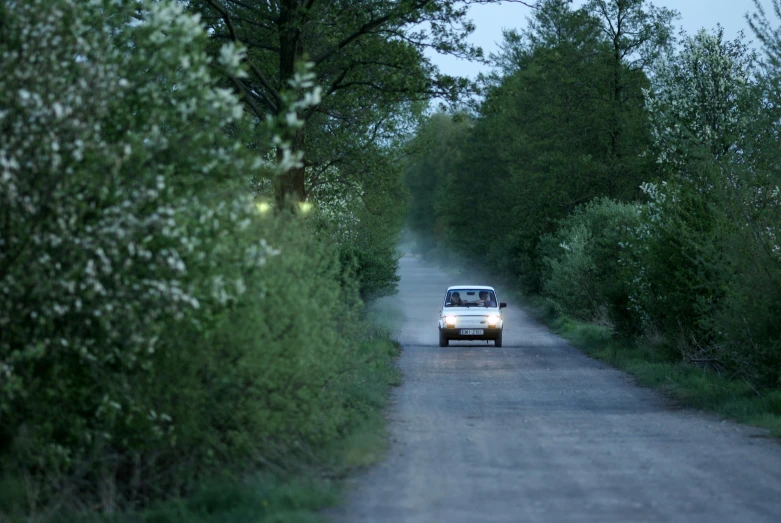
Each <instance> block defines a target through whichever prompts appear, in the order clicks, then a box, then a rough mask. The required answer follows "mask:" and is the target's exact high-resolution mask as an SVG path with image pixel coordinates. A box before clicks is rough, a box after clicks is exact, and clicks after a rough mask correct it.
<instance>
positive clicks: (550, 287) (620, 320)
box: [540, 198, 640, 331]
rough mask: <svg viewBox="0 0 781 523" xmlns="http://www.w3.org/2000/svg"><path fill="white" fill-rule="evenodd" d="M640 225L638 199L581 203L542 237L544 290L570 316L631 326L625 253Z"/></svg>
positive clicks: (607, 199) (625, 327)
mask: <svg viewBox="0 0 781 523" xmlns="http://www.w3.org/2000/svg"><path fill="white" fill-rule="evenodd" d="M639 224H640V206H639V205H637V204H627V203H621V202H616V201H614V200H611V199H609V198H600V199H597V200H593V201H591V202H589V203H587V204H585V205H583V206H581V207H578V209H576V210H575V212H573V213H572V214H571V215H569V216H568V217H567V218H565V219H563V220H561V221H560V222H559V229H558V230H557V231H556V233H555V234H552V235H546V236H544V237H543V238H542V240H541V244H540V253H541V258H542V259H543V263H544V265H545V272H544V292H545V294H546V295H548V296H549V297H551V298H552V299H553V300H555V302H556V303H557V304H558V305H559V306H560V307H561V308H562V309H563V310H564V311H565V312H567V313H568V314H570V315H573V316H575V317H578V318H582V319H587V320H594V319H609V320H610V321H611V322H612V323H613V324H614V325H616V327H617V328H619V329H620V330H621V331H626V330H631V327H630V326H631V325H632V323H633V321H634V320H633V319H632V315H631V311H630V310H629V308H628V301H629V294H630V284H631V282H629V281H627V274H626V271H625V268H624V266H623V264H622V263H621V257H622V254H623V252H624V251H625V249H627V248H630V247H631V243H630V239H631V238H632V237H633V235H634V232H635V230H636V229H637V227H638V226H639ZM606 315H607V318H605V316H606Z"/></svg>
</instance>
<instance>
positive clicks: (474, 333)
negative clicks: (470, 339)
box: [459, 329, 483, 336]
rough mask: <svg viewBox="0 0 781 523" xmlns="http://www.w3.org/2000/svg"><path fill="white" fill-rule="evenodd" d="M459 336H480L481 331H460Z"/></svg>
mask: <svg viewBox="0 0 781 523" xmlns="http://www.w3.org/2000/svg"><path fill="white" fill-rule="evenodd" d="M459 334H461V336H482V335H483V329H461V332H459Z"/></svg>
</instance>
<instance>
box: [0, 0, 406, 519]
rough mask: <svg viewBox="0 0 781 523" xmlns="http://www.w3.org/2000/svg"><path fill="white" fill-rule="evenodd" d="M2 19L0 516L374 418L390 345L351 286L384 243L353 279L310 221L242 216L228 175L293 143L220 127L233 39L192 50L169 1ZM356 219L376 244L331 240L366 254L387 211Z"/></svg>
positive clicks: (146, 496)
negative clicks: (264, 147) (250, 143)
mask: <svg viewBox="0 0 781 523" xmlns="http://www.w3.org/2000/svg"><path fill="white" fill-rule="evenodd" d="M2 13H3V19H2V20H3V21H2V24H3V31H2V33H0V107H2V108H3V109H2V111H0V128H2V129H3V132H2V133H0V200H2V201H3V206H2V211H1V212H0V231H2V232H0V420H1V422H0V463H1V464H2V465H1V466H0V478H3V479H2V485H3V486H8V487H9V488H8V489H5V488H4V489H3V495H2V496H0V511H2V512H0V519H4V518H5V517H6V516H7V515H8V517H12V516H11V515H13V517H16V516H18V517H20V518H21V517H24V515H25V514H29V515H31V516H32V517H41V518H45V517H47V516H49V515H51V514H48V513H47V511H50V510H53V509H56V508H57V507H66V508H67V509H68V510H72V511H75V512H76V513H82V512H89V511H91V510H94V509H95V508H96V507H97V508H98V510H99V511H102V512H106V513H110V512H113V511H116V510H118V509H120V510H121V509H126V508H128V507H132V506H136V505H144V504H147V503H149V502H151V501H153V500H158V499H162V498H166V497H169V496H172V495H173V496H176V495H187V494H188V493H190V492H192V491H193V490H194V489H196V487H197V485H198V484H200V483H201V482H202V481H203V480H204V478H207V477H210V476H212V475H213V474H215V473H216V471H220V473H222V474H226V475H228V476H230V477H232V478H233V479H234V480H237V478H241V477H243V476H244V474H245V473H250V472H253V471H257V470H258V469H265V470H266V471H269V473H271V472H273V473H274V474H275V475H277V476H280V477H281V476H282V475H283V474H282V472H288V471H289V470H288V469H291V468H294V465H296V464H300V463H305V462H307V460H311V456H312V453H313V449H316V448H319V447H322V446H326V445H328V444H332V443H333V442H334V441H338V440H340V439H342V438H344V437H345V436H346V435H348V434H351V433H352V431H353V430H354V429H355V428H356V427H359V426H362V425H363V424H365V421H366V419H367V418H368V419H374V417H375V416H376V411H377V410H378V409H379V408H381V406H382V405H383V401H384V396H385V392H386V389H387V386H388V385H389V384H391V383H393V382H395V381H397V379H398V378H397V377H396V376H395V374H394V371H393V369H392V358H393V357H394V355H395V354H396V351H397V350H398V347H397V346H396V345H395V344H393V343H392V342H390V341H389V340H388V336H387V333H385V332H384V331H379V330H377V329H376V328H375V327H373V326H372V325H371V324H369V323H368V322H367V321H366V317H365V313H364V309H363V301H362V300H361V292H362V291H363V292H364V295H365V296H371V295H372V292H373V293H375V294H379V293H380V292H387V291H389V288H388V284H387V282H390V281H393V278H394V277H395V275H394V274H392V273H393V271H394V268H395V258H393V257H392V256H388V257H387V260H384V261H383V262H380V261H376V260H375V261H374V264H375V266H380V267H381V269H376V272H377V273H379V275H371V276H370V277H364V276H363V275H361V274H358V275H356V265H355V264H354V263H353V262H352V261H347V260H345V259H342V258H340V251H339V250H338V249H333V245H332V244H331V243H329V241H328V240H329V238H328V236H327V235H326V234H322V231H318V226H317V223H316V221H315V220H308V219H306V218H305V217H304V216H300V215H289V214H288V213H284V212H278V213H276V214H274V215H269V214H268V213H266V214H264V213H263V212H258V211H262V210H263V208H262V207H257V206H256V202H255V201H254V200H253V196H252V195H251V194H250V192H249V190H248V188H247V187H245V184H246V179H247V178H253V179H256V180H257V179H264V178H267V177H269V176H271V175H272V174H273V172H274V171H275V170H276V171H279V170H284V169H285V168H286V165H287V166H290V165H298V163H299V160H298V158H297V156H296V154H295V152H294V151H292V150H291V149H289V148H287V149H285V148H284V147H282V148H281V149H280V150H281V151H282V152H281V154H282V155H283V156H285V158H283V159H282V161H281V162H279V164H277V165H275V166H272V165H270V164H269V162H268V161H266V160H264V159H262V158H259V157H256V156H255V155H254V154H252V153H251V152H250V151H248V150H247V148H246V147H245V146H244V145H243V144H241V143H240V142H239V141H238V139H237V138H236V137H237V136H242V137H243V136H245V134H244V133H245V132H246V131H247V127H246V122H244V121H243V115H244V111H243V109H242V105H241V103H240V101H239V99H238V98H237V97H236V96H235V95H234V94H233V93H232V92H231V91H229V90H226V89H222V88H220V87H219V81H218V79H217V78H216V77H215V74H214V73H215V72H218V71H221V70H222V71H224V73H225V74H226V75H227V76H228V77H231V78H242V77H243V76H244V75H245V74H246V73H245V72H243V71H242V70H241V68H240V67H239V64H240V62H241V52H240V50H238V49H236V48H235V47H233V46H226V47H225V48H224V49H222V51H221V52H220V53H219V55H220V58H219V59H218V60H211V59H210V58H209V55H208V54H207V53H206V49H207V45H208V42H209V40H208V36H207V32H206V31H205V29H204V28H203V27H202V26H201V24H200V23H199V21H198V18H197V17H193V16H190V15H187V14H185V13H184V12H183V10H182V8H181V7H177V5H176V4H174V3H170V2H150V3H148V4H135V3H134V4H132V5H128V6H124V5H123V4H121V3H120V4H117V3H116V2H111V1H106V2H93V3H89V4H84V3H83V2H78V1H75V0H56V1H53V2H48V1H47V2H44V1H35V2H27V3H22V4H14V8H13V9H10V10H7V9H4V10H3V12H2ZM33 48H34V49H36V51H35V52H34V53H29V52H28V51H29V49H33ZM310 84H311V78H309V77H308V76H307V75H305V74H303V73H302V75H301V76H300V78H299V82H298V83H295V82H294V84H293V85H290V88H291V93H287V94H285V99H286V100H288V99H289V100H288V101H289V102H290V104H291V105H292V106H293V108H298V109H305V108H307V107H310V106H311V103H313V102H312V100H309V101H307V96H306V93H303V94H302V93H298V94H301V95H302V96H303V99H302V100H298V99H297V98H296V97H297V96H298V94H297V93H296V89H297V88H306V87H307V86H310V87H311V85H310ZM310 94H311V93H310ZM310 98H311V97H310ZM256 123H257V122H256ZM293 123H295V122H293ZM273 124H274V122H272V125H273ZM226 131H228V132H226ZM272 131H276V132H279V131H280V130H279V129H274V128H269V127H268V126H267V125H266V124H265V123H264V124H262V125H259V126H258V127H257V129H256V132H257V135H256V136H265V135H268V134H271V132H272ZM278 138H279V137H278V136H277V140H276V141H275V142H272V143H277V142H278ZM237 173H241V175H242V176H241V177H240V178H237ZM392 174H393V173H392ZM378 178H379V179H382V180H388V179H390V180H391V181H392V180H393V179H394V177H393V176H392V175H388V176H386V177H378ZM398 178H399V177H398V171H396V172H395V179H396V180H398ZM388 183H389V184H390V182H388ZM364 187H367V193H368V194H366V195H364V197H365V198H366V199H367V200H370V201H381V200H382V198H381V196H379V195H378V194H377V193H381V192H384V191H386V190H387V189H388V188H387V187H384V186H383V187H375V186H372V185H371V184H369V183H367V184H365V185H364ZM396 187H397V188H399V183H398V181H397V183H396ZM387 192H388V194H389V195H391V194H393V193H392V192H391V191H389V190H388V191H387ZM388 197H390V196H388ZM398 214H399V211H398V210H397V211H396V214H395V215H396V216H398ZM360 218H361V219H362V221H361V223H365V224H366V225H365V226H364V228H363V229H361V228H358V229H357V231H358V233H359V234H368V233H369V232H372V231H377V234H378V236H380V237H381V238H382V241H379V242H376V245H375V241H374V238H372V237H371V236H368V239H364V240H362V243H361V242H360V241H359V242H353V244H354V245H355V253H356V254H355V255H356V256H367V257H369V258H372V257H373V258H375V259H379V258H381V257H383V256H387V254H388V252H389V251H390V250H391V247H390V246H389V245H390V243H391V242H392V239H393V238H394V233H395V231H397V230H398V224H397V222H394V221H393V220H387V221H385V222H379V221H374V222H373V221H371V220H370V219H369V218H366V219H364V217H363V216H360ZM324 219H325V222H328V220H329V219H330V220H331V221H332V222H333V221H334V218H333V217H330V218H329V217H327V216H326V217H325V218H324ZM396 220H398V218H396ZM327 225H328V226H329V227H335V225H334V224H333V223H330V224H327ZM329 230H333V228H331V229H329ZM367 265H369V264H366V263H364V264H358V265H357V266H358V267H359V268H360V267H364V266H367ZM378 282H379V283H378ZM381 285H385V287H382V286H381ZM378 288H379V290H377V289H378ZM364 289H369V291H364ZM9 478H10V479H9ZM207 497H208V496H207ZM20 498H23V499H21V500H20ZM217 501H219V500H217ZM294 505H295V506H294ZM305 505H306V504H301V506H300V507H299V506H298V505H296V504H295V503H294V504H293V505H291V510H293V509H296V510H297V509H298V508H307V507H308V505H306V506H305ZM188 510H189V509H188ZM193 510H194V509H193ZM199 510H200V509H199ZM196 512H197V511H196ZM67 513H68V514H71V512H67Z"/></svg>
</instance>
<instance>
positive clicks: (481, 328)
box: [439, 285, 507, 347]
mask: <svg viewBox="0 0 781 523" xmlns="http://www.w3.org/2000/svg"><path fill="white" fill-rule="evenodd" d="M505 307H507V304H506V303H499V301H498V300H497V299H496V291H495V290H494V288H493V287H488V286H486V285H455V286H453V287H449V288H448V289H447V292H446V293H445V301H444V302H443V303H442V309H441V310H440V311H439V346H440V347H447V346H448V343H450V340H494V346H496V347H501V346H502V329H503V328H504V320H503V319H502V309H504V308H505Z"/></svg>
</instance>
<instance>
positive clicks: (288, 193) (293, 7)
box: [276, 0, 306, 208]
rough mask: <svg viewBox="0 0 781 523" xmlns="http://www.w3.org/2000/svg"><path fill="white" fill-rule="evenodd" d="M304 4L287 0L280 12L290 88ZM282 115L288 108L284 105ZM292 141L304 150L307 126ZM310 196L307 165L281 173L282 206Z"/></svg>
mask: <svg viewBox="0 0 781 523" xmlns="http://www.w3.org/2000/svg"><path fill="white" fill-rule="evenodd" d="M304 16H305V13H304V7H303V6H302V5H301V0H283V1H282V3H281V6H280V14H279V50H280V52H279V82H280V85H279V89H280V91H282V90H284V89H286V88H288V85H287V82H288V80H290V79H291V78H293V75H295V73H296V64H297V63H298V62H300V61H301V60H302V59H303V56H304V44H303V40H302V38H301V35H302V32H301V31H302V29H303V24H304V22H305V20H304ZM279 110H280V116H283V115H284V112H286V111H287V108H286V107H280V108H279ZM290 136H291V137H290V142H291V146H292V149H293V151H294V152H295V151H302V150H303V147H304V129H298V130H297V131H295V133H291V135H290ZM305 196H306V186H305V173H304V168H303V167H295V168H293V169H290V170H289V171H287V172H286V173H284V174H282V175H280V179H279V180H278V181H277V185H276V200H277V205H278V206H279V208H282V206H284V205H290V204H291V203H292V204H295V203H296V202H300V201H303V199H304V197H305Z"/></svg>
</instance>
